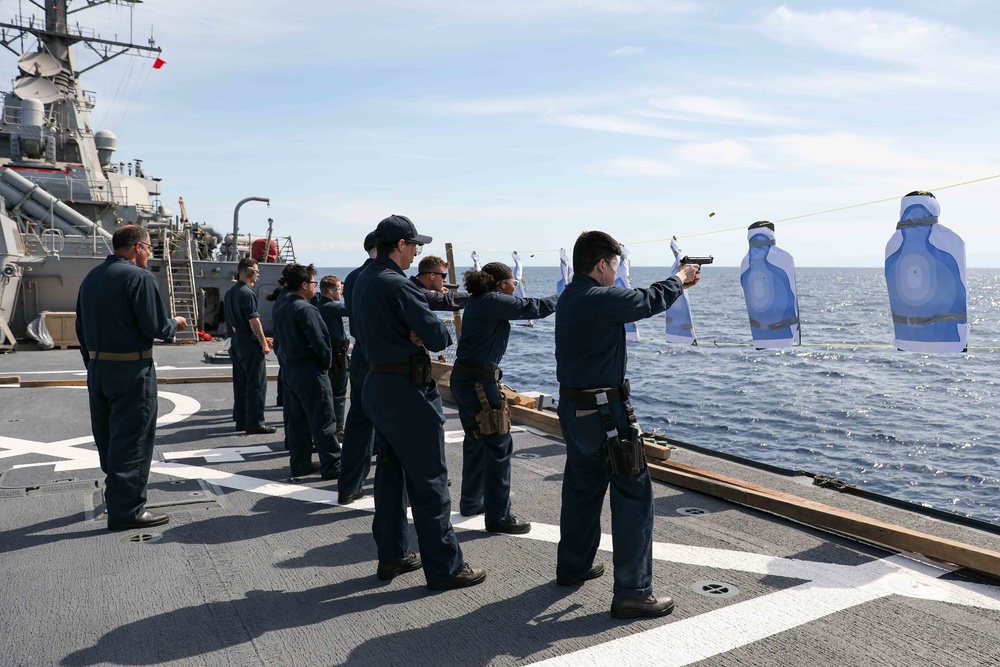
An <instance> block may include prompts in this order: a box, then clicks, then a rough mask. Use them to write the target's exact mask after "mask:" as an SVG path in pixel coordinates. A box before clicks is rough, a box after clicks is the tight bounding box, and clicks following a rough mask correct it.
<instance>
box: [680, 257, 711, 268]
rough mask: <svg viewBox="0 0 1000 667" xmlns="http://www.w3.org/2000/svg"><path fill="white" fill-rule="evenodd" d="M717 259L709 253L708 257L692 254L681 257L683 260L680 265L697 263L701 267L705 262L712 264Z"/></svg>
mask: <svg viewBox="0 0 1000 667" xmlns="http://www.w3.org/2000/svg"><path fill="white" fill-rule="evenodd" d="M714 261H715V258H714V257H712V256H711V255H709V256H708V257H691V256H690V255H684V256H683V257H681V262H680V264H679V265H678V266H684V265H685V264H697V265H698V266H699V267H701V266H704V265H705V264H711V263H712V262H714Z"/></svg>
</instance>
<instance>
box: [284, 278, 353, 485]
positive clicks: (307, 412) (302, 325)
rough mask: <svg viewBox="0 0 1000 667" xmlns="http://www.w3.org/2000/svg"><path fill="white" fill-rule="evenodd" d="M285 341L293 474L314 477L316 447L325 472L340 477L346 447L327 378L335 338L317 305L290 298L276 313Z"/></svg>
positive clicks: (293, 295) (287, 421)
mask: <svg viewBox="0 0 1000 667" xmlns="http://www.w3.org/2000/svg"><path fill="white" fill-rule="evenodd" d="M274 331H275V333H277V334H278V336H279V337H280V338H281V359H282V365H283V369H284V381H285V400H284V405H283V406H282V407H283V408H284V410H285V414H286V415H287V420H286V422H285V431H286V433H287V436H288V452H289V459H290V466H291V469H292V476H293V477H299V476H302V475H307V474H309V465H310V463H311V461H312V446H313V444H315V445H316V451H317V453H318V454H319V463H320V473H321V474H322V475H323V476H324V477H326V478H333V477H336V476H337V475H339V474H340V443H339V442H337V436H336V435H335V434H334V431H335V430H336V417H334V414H333V390H332V389H331V388H330V376H329V375H328V374H327V373H328V371H329V369H330V363H331V362H332V360H333V359H332V352H331V350H330V335H329V333H327V330H326V325H325V324H323V319H322V318H321V317H320V315H319V311H318V310H316V307H315V306H313V305H312V304H310V303H309V302H308V301H306V300H305V299H303V298H302V297H301V296H299V295H297V294H290V295H289V296H288V301H286V302H285V303H284V304H282V306H281V308H279V309H278V311H277V313H275V315H274Z"/></svg>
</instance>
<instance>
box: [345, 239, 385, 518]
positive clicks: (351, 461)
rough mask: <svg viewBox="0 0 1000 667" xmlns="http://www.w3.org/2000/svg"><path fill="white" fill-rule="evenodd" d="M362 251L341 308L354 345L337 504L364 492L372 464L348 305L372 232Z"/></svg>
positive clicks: (371, 254) (362, 366) (361, 361)
mask: <svg viewBox="0 0 1000 667" xmlns="http://www.w3.org/2000/svg"><path fill="white" fill-rule="evenodd" d="M364 247H365V252H367V253H368V259H366V260H365V263H364V264H362V265H361V266H359V267H358V268H356V269H354V270H353V271H351V272H350V273H349V274H347V278H345V279H344V293H343V296H344V308H345V309H346V310H347V318H348V319H347V324H348V326H349V327H350V332H351V337H352V338H354V348H353V349H352V350H351V360H350V369H349V370H348V376H349V377H350V381H351V382H350V385H351V388H350V392H351V405H350V406H349V407H348V409H347V419H346V420H345V421H344V438H343V440H342V441H341V447H342V450H341V457H340V479H339V480H338V481H337V503H339V504H341V505H350V504H351V503H352V502H354V501H355V500H357V499H358V498H360V497H361V496H363V495H364V492H363V491H362V488H361V485H362V484H364V482H365V480H366V479H368V473H369V472H371V467H372V448H373V446H374V441H375V440H374V439H375V431H374V429H373V428H372V420H371V419H369V418H368V415H367V414H365V409H364V406H362V405H361V390H362V388H364V386H365V378H366V377H367V376H368V359H367V358H365V351H364V349H363V347H362V346H361V344H360V342H359V339H358V328H357V327H356V326H355V325H354V315H353V311H352V309H351V304H352V302H353V300H354V286H355V283H356V282H357V280H358V277H359V276H360V275H361V274H362V272H363V271H364V270H365V269H367V268H368V265H369V264H371V263H372V261H373V260H374V259H375V252H376V251H375V232H369V233H368V236H366V237H365V245H364Z"/></svg>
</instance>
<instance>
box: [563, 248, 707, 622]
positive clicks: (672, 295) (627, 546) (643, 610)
mask: <svg viewBox="0 0 1000 667" xmlns="http://www.w3.org/2000/svg"><path fill="white" fill-rule="evenodd" d="M620 254H621V246H620V245H619V244H618V242H617V241H615V240H614V239H613V238H612V237H611V236H609V235H607V234H605V233H603V232H584V233H583V234H581V235H580V237H579V238H578V239H577V241H576V245H575V246H574V248H573V270H574V272H575V275H574V276H573V280H572V281H571V282H570V284H569V285H568V286H567V287H566V289H565V291H563V293H562V294H561V295H560V297H559V301H558V303H557V304H556V335H555V338H556V376H557V379H558V380H559V406H558V413H559V426H560V427H561V429H562V433H563V439H564V440H565V442H566V471H565V474H564V476H563V487H562V511H561V514H560V522H559V534H560V538H559V548H558V562H557V566H556V581H557V582H558V583H559V584H561V585H564V586H569V585H573V584H577V583H579V582H581V581H585V580H587V579H593V578H596V577H599V576H601V575H602V574H603V573H604V566H603V565H602V564H600V563H598V564H595V563H594V556H595V555H596V554H597V547H598V545H599V544H600V540H601V508H602V506H603V504H604V495H605V493H606V491H607V489H608V485H609V483H610V485H611V535H612V539H613V542H614V572H615V583H614V598H613V601H612V603H611V614H612V616H615V617H616V618H633V617H637V616H661V615H664V614H669V613H670V612H671V611H672V610H673V607H674V604H673V601H672V600H671V599H670V598H669V597H659V598H657V597H656V596H654V595H653V560H652V539H653V538H652V535H653V490H652V484H651V483H650V479H649V472H648V471H647V470H646V466H645V462H644V461H641V469H640V470H639V471H638V472H636V473H634V474H631V475H628V476H620V475H610V474H609V472H608V469H607V468H606V467H605V465H604V462H603V461H602V449H603V448H604V447H605V443H606V442H607V435H606V430H605V428H604V424H603V417H602V414H601V411H600V409H599V407H600V403H601V401H602V399H603V398H606V399H607V401H608V403H609V405H608V407H609V408H610V415H611V417H612V419H613V422H614V427H615V430H617V432H618V436H619V438H621V439H622V440H627V439H628V438H629V434H630V430H631V426H632V424H631V420H630V419H629V415H628V413H627V411H626V408H627V406H628V404H627V403H626V401H627V397H628V386H627V384H626V380H625V365H626V361H625V358H626V356H625V355H626V347H625V327H624V324H625V323H626V322H635V321H637V320H641V319H644V318H647V317H651V316H653V315H656V314H658V313H662V312H664V311H665V310H666V309H667V308H668V307H670V304H672V303H673V302H674V301H675V300H676V299H677V298H678V297H679V296H680V295H681V294H682V293H683V289H684V287H686V286H691V285H694V284H695V283H696V282H697V280H698V276H697V267H696V266H694V265H691V264H687V265H684V266H682V267H680V268H679V269H678V270H677V274H676V275H675V276H672V277H670V278H667V279H666V280H663V281H660V282H655V283H653V284H652V285H650V286H649V287H648V288H646V289H624V288H621V287H614V286H613V285H614V282H615V273H616V271H617V270H618V263H619V261H620V260H619V255H620ZM601 390H604V391H601Z"/></svg>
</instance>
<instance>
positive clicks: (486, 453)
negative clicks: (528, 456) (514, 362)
mask: <svg viewBox="0 0 1000 667" xmlns="http://www.w3.org/2000/svg"><path fill="white" fill-rule="evenodd" d="M516 287H517V281H516V280H514V274H513V273H512V272H511V270H510V267H508V266H507V265H505V264H501V263H500V262H490V263H489V264H487V265H486V266H484V267H483V268H482V270H481V271H475V270H472V271H467V272H466V273H465V289H466V290H468V292H469V293H470V294H471V295H472V297H471V298H470V299H469V301H468V303H466V305H465V315H464V317H463V319H462V336H461V338H460V339H459V341H458V350H457V351H456V352H455V365H454V369H453V370H452V374H451V393H452V394H453V395H454V397H455V402H456V403H458V413H459V416H460V418H461V420H462V427H463V428H464V429H465V441H464V443H463V445H462V497H461V501H460V502H459V509H460V511H461V513H462V515H463V516H472V515H474V514H481V513H484V512H485V514H486V517H485V519H486V530H488V531H490V532H495V533H514V534H520V533H527V532H528V531H529V530H531V524H530V523H529V522H527V521H523V520H521V519H519V518H518V517H517V516H516V515H515V514H514V513H513V512H512V511H511V507H510V457H511V454H512V453H513V450H514V441H513V440H512V439H511V436H510V433H509V432H508V433H492V434H486V435H484V434H481V433H480V431H479V426H478V424H477V422H476V415H477V414H478V413H479V412H480V411H482V410H484V409H485V408H484V407H483V405H482V401H481V400H480V398H479V395H478V392H477V391H476V385H477V384H479V385H481V386H482V389H483V392H484V395H485V397H486V400H487V402H488V403H489V406H490V407H491V408H493V409H496V408H497V407H498V406H499V405H500V402H501V401H503V400H505V399H504V398H503V395H502V394H501V393H500V377H501V376H502V373H501V372H500V368H499V366H500V360H501V359H502V358H503V355H504V352H506V351H507V342H508V340H509V339H510V321H511V320H537V319H541V318H543V317H548V316H549V315H551V314H552V313H553V312H554V311H555V307H556V299H558V298H559V296H558V295H557V294H553V295H552V296H549V297H546V298H544V299H532V298H527V299H522V298H518V297H515V296H513V294H514V289H515V288H516ZM477 433H478V434H479V435H478V436H477Z"/></svg>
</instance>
